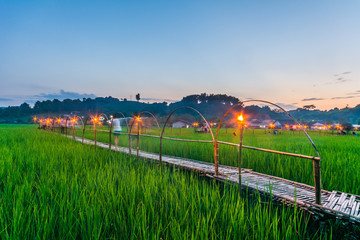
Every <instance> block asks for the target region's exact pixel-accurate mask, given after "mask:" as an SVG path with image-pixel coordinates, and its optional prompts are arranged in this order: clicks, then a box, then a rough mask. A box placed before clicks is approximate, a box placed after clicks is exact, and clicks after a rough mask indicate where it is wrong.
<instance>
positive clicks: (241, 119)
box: [237, 114, 244, 195]
mask: <svg viewBox="0 0 360 240" xmlns="http://www.w3.org/2000/svg"><path fill="white" fill-rule="evenodd" d="M237 120H238V126H239V137H240V141H239V164H238V168H239V194H240V195H241V159H242V145H243V133H244V117H243V115H242V114H241V115H240V116H238V118H237Z"/></svg>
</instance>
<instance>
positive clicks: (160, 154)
mask: <svg viewBox="0 0 360 240" xmlns="http://www.w3.org/2000/svg"><path fill="white" fill-rule="evenodd" d="M159 162H160V166H161V164H162V135H160V145H159Z"/></svg>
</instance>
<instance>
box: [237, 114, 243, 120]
mask: <svg viewBox="0 0 360 240" xmlns="http://www.w3.org/2000/svg"><path fill="white" fill-rule="evenodd" d="M237 120H238V121H240V122H242V121H244V117H243V115H242V114H241V115H240V116H238V118H237Z"/></svg>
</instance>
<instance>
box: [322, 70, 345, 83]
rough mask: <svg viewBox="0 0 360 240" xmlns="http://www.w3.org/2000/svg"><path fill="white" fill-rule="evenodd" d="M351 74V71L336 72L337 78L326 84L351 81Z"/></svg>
mask: <svg viewBox="0 0 360 240" xmlns="http://www.w3.org/2000/svg"><path fill="white" fill-rule="evenodd" d="M349 74H351V72H342V73H338V74H334V77H335V79H334V80H333V81H331V82H327V83H325V84H339V83H345V82H350V81H351V79H350V78H348V75H349Z"/></svg>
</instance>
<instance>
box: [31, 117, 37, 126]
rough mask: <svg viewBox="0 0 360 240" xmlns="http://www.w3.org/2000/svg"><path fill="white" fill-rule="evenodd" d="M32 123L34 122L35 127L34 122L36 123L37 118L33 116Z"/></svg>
mask: <svg viewBox="0 0 360 240" xmlns="http://www.w3.org/2000/svg"><path fill="white" fill-rule="evenodd" d="M32 120H33V121H34V125H36V121H37V117H36V116H35V117H33V119H32Z"/></svg>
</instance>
